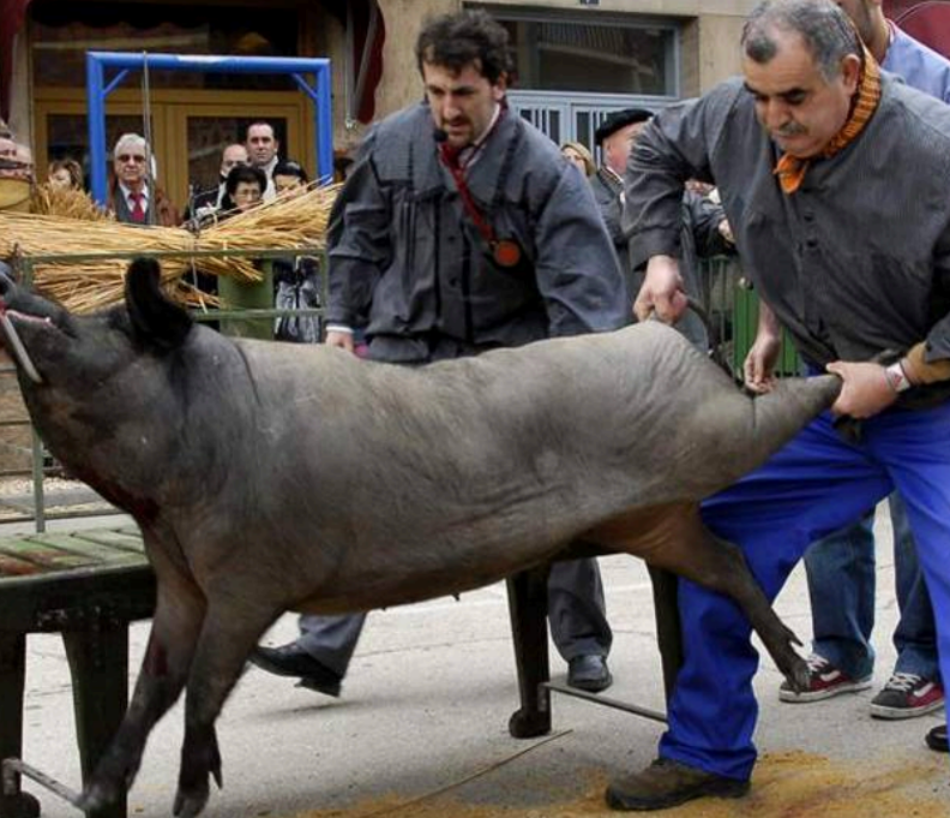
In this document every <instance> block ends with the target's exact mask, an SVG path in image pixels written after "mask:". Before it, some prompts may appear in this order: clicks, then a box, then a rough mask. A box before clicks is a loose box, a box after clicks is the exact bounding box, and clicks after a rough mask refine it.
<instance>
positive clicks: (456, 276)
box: [327, 104, 626, 362]
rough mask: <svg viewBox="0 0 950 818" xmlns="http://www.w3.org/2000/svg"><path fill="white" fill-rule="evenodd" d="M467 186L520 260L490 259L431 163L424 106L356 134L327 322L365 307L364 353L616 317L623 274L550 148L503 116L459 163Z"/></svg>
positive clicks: (521, 337)
mask: <svg viewBox="0 0 950 818" xmlns="http://www.w3.org/2000/svg"><path fill="white" fill-rule="evenodd" d="M466 177H467V184H468V187H469V190H470V191H471V194H472V196H473V198H474V199H475V202H476V204H477V206H478V208H479V210H480V211H481V212H482V213H483V214H484V216H485V218H486V219H487V220H488V221H489V222H490V223H491V225H492V227H493V229H494V232H495V235H496V236H497V237H498V238H505V239H515V240H516V241H517V242H518V244H519V245H520V246H521V250H522V254H523V263H522V264H521V265H520V266H518V267H516V268H514V269H506V268H504V267H500V266H499V265H497V264H495V263H494V262H493V260H492V259H491V257H490V253H489V249H488V247H487V246H486V243H485V241H484V240H483V238H482V236H481V235H480V234H479V232H478V230H477V228H476V226H475V224H474V222H473V220H472V218H471V217H470V216H469V215H468V213H467V212H466V210H465V209H464V207H463V206H462V203H461V200H460V197H459V194H458V190H457V188H456V185H455V181H454V180H453V179H452V176H451V174H450V173H449V171H448V170H447V168H445V167H444V166H443V164H442V162H441V161H440V159H439V156H438V153H437V145H436V142H435V139H434V135H433V124H432V117H431V113H430V111H429V109H428V106H426V105H424V104H423V105H417V106H414V107H412V108H409V109H406V110H404V111H401V112H399V113H397V114H395V115H393V116H391V117H389V118H388V119H386V120H385V121H383V122H382V123H380V124H379V125H378V126H377V127H376V128H375V129H374V130H373V131H372V132H371V133H370V134H369V135H368V136H367V138H366V140H365V141H364V144H363V145H362V146H361V149H360V152H359V155H358V157H357V160H356V162H355V163H354V167H353V171H352V174H351V175H350V177H349V179H348V180H347V182H346V184H345V186H344V188H343V190H342V191H341V194H340V196H339V198H338V200H337V202H336V204H335V206H334V210H333V213H332V214H331V219H330V229H329V239H328V247H329V258H330V267H329V277H330V303H329V309H328V315H327V318H328V322H330V323H335V322H339V323H349V324H352V323H354V322H358V321H359V319H360V317H361V316H365V317H368V325H367V327H366V333H367V336H368V337H369V338H370V340H371V343H370V349H371V354H373V350H374V348H375V349H376V350H377V351H379V350H382V354H381V355H378V354H373V357H382V358H384V359H385V360H392V361H406V362H410V361H422V360H427V359H430V358H431V357H432V350H433V346H434V345H436V344H440V343H443V342H446V341H448V342H450V343H455V344H457V345H459V347H460V348H461V349H463V350H464V351H466V352H477V351H480V350H482V349H488V348H491V347H495V346H516V345H520V344H523V343H527V342H530V341H535V340H539V339H541V338H544V337H547V336H548V335H553V336H556V335H572V334H576V333H581V332H589V331H592V330H609V329H615V328H617V327H619V326H621V325H622V324H623V323H624V320H625V318H626V305H625V303H624V299H623V281H622V278H621V273H620V270H619V267H618V263H617V260H616V256H615V255H614V251H613V247H612V245H611V242H610V238H609V236H608V235H607V231H606V229H605V228H604V226H603V223H602V222H601V219H600V215H599V213H598V211H597V206H596V204H595V203H594V199H593V194H592V193H591V191H590V187H589V185H588V184H587V181H586V180H585V179H584V178H583V177H582V176H581V174H579V173H577V171H576V169H575V168H573V167H572V166H571V165H570V164H569V163H568V162H567V161H566V160H565V159H564V158H563V157H562V156H561V155H560V152H559V151H558V149H557V146H556V145H554V143H553V142H551V141H550V140H548V139H547V137H545V136H544V135H543V134H541V133H540V132H539V131H537V130H536V129H535V128H533V127H532V126H530V125H529V124H528V123H526V122H525V121H524V120H522V119H521V118H520V117H518V116H515V115H514V114H510V113H506V114H505V115H503V116H502V117H501V118H500V119H499V120H498V123H497V124H496V126H495V128H494V130H493V131H492V133H491V134H490V135H489V136H488V138H487V140H486V142H485V146H484V148H483V149H482V150H481V151H480V152H479V154H478V157H477V159H476V161H474V162H473V163H472V164H470V165H469V166H467V168H466Z"/></svg>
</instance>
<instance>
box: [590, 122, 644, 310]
mask: <svg viewBox="0 0 950 818" xmlns="http://www.w3.org/2000/svg"><path fill="white" fill-rule="evenodd" d="M652 117H653V112H652V111H647V110H646V109H645V108H625V109H624V110H622V111H614V112H613V113H611V114H608V116H607V118H606V119H605V120H604V121H603V122H602V123H601V125H600V127H599V128H598V129H597V130H596V131H595V132H594V140H595V141H596V143H597V147H599V148H600V150H601V154H602V156H603V164H602V165H601V166H600V168H599V170H598V171H597V173H595V174H594V175H593V176H592V177H591V180H590V182H591V185H592V186H593V188H594V198H595V199H596V200H597V205H598V207H600V212H601V214H603V217H604V221H605V222H606V223H607V230H608V231H609V233H610V238H611V239H613V242H614V247H615V248H616V250H617V257H618V258H619V259H620V266H621V268H622V269H623V271H624V277H625V278H626V279H627V284H628V288H629V287H630V286H631V281H630V276H631V273H632V270H631V269H630V250H629V247H628V244H627V239H626V237H625V236H624V234H623V228H622V227H621V226H620V219H621V216H622V215H623V174H624V172H625V171H626V170H627V158H628V157H629V156H630V151H631V150H632V148H633V144H634V142H636V141H637V137H638V136H639V135H640V131H642V130H643V128H644V126H645V125H646V124H647V122H649V121H650V119H651V118H652ZM638 290H639V287H638V288H637V290H633V289H631V290H630V292H629V296H630V298H629V299H628V300H629V302H630V303H631V304H633V299H634V297H635V296H636V294H637V291H638Z"/></svg>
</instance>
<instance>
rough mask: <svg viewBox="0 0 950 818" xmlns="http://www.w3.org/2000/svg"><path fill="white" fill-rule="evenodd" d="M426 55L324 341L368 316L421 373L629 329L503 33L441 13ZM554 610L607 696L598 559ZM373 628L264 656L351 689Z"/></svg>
mask: <svg viewBox="0 0 950 818" xmlns="http://www.w3.org/2000/svg"><path fill="white" fill-rule="evenodd" d="M416 59H417V64H418V66H419V71H420V73H421V75H422V79H423V83H424V86H425V96H426V99H425V101H424V102H423V103H420V104H417V105H413V106H411V107H410V108H407V109H405V110H403V111H400V112H398V113H396V114H394V115H393V116H391V117H389V118H388V119H386V120H384V121H383V122H381V123H379V125H377V126H376V127H375V128H374V129H373V130H372V131H371V132H370V133H369V134H368V136H367V137H366V139H365V140H364V142H363V144H362V145H361V146H360V150H359V153H358V156H357V158H356V161H355V163H354V165H353V167H352V169H351V172H350V174H349V176H348V178H347V181H346V184H345V186H344V188H343V190H342V191H341V193H340V195H339V197H338V198H337V200H336V203H335V205H334V209H333V212H332V214H331V218H330V227H329V234H328V256H329V283H330V295H329V305H328V309H327V316H326V320H327V334H326V343H327V344H330V345H331V346H337V347H340V348H342V349H344V350H347V351H350V352H353V350H354V344H353V329H352V328H353V327H354V326H357V325H361V324H363V323H365V335H366V338H367V339H368V342H369V353H368V355H369V357H370V358H371V359H373V360H375V361H385V362H388V363H394V364H403V365H408V366H418V365H420V364H425V363H429V362H433V361H440V360H445V359H451V358H458V357H462V356H467V355H477V354H479V353H480V352H483V351H485V350H489V349H495V348H498V347H512V346H520V345H522V344H527V343H530V342H532V341H537V340H540V339H542V338H546V337H549V336H563V335H573V334H577V333H583V332H592V331H600V330H610V329H616V328H618V327H620V326H622V325H623V324H624V322H625V318H626V314H627V309H628V308H627V307H626V302H625V299H624V284H623V279H622V277H621V273H620V269H619V267H618V263H617V258H616V255H615V253H614V251H613V247H612V244H611V241H610V237H609V235H608V234H607V230H606V227H605V226H604V224H603V222H602V220H601V218H600V214H599V212H598V210H597V205H596V203H595V201H594V198H593V194H592V193H591V190H590V186H589V185H588V183H587V180H586V179H585V178H584V177H583V176H582V175H581V174H579V173H577V171H576V170H575V169H574V168H573V167H572V166H571V165H570V164H569V163H568V162H566V161H564V158H563V157H562V156H561V155H560V153H559V151H558V148H557V146H556V145H555V144H554V143H553V142H551V141H550V140H549V139H548V138H547V137H546V136H544V135H543V134H542V133H541V132H540V131H537V130H536V129H534V128H533V127H532V126H531V125H529V124H528V123H527V122H525V121H524V120H523V119H522V118H521V117H518V116H516V115H514V114H512V113H510V112H509V110H508V107H507V104H506V101H505V92H506V89H507V83H508V77H509V71H510V66H509V54H508V35H507V32H506V31H505V29H504V28H503V27H502V26H501V25H499V24H498V23H497V22H495V21H494V20H492V18H491V17H490V16H489V15H488V14H487V13H486V12H484V11H462V12H459V13H456V14H449V15H445V16H442V17H439V18H436V19H435V20H433V21H431V22H429V23H428V24H427V25H426V26H425V27H424V28H423V30H422V32H421V34H420V35H419V38H418V41H417V44H416ZM371 474H372V467H371V464H368V470H367V475H368V480H371ZM354 490H360V487H354ZM365 490H366V491H367V502H372V500H371V497H370V495H371V492H372V490H373V487H372V485H371V484H368V485H367V486H366V487H365ZM548 617H549V620H550V623H551V632H552V635H553V638H554V642H555V644H556V646H557V648H558V650H559V651H560V653H561V655H562V656H563V657H564V658H565V660H567V662H568V664H569V670H568V684H571V685H573V686H574V687H578V688H582V689H584V690H588V691H595V692H596V691H600V690H604V689H606V688H607V687H608V686H609V685H610V684H611V681H612V680H611V675H610V671H609V669H608V666H607V654H608V651H609V650H610V644H611V639H612V634H611V631H610V627H609V625H608V623H607V619H606V616H605V611H604V599H603V589H602V586H601V581H600V574H599V571H598V569H597V564H596V561H594V560H592V559H587V560H575V561H570V562H558V563H555V564H554V566H553V568H552V571H551V577H550V581H549V584H548ZM364 621H365V614H358V615H353V616H342V617H315V616H305V617H302V619H301V630H302V631H303V634H302V636H301V637H300V638H299V639H298V640H297V641H295V642H292V643H290V644H289V645H284V646H282V647H278V648H273V649H272V648H258V649H257V651H256V652H255V653H254V654H253V655H252V661H253V662H254V663H255V664H257V665H258V666H260V667H262V668H264V669H265V670H269V671H270V672H272V673H277V674H279V675H285V676H295V677H299V678H300V679H301V684H303V685H304V686H306V687H310V688H312V689H315V690H318V691H320V692H322V693H325V694H328V695H331V696H338V695H339V693H340V686H341V682H342V679H343V676H344V674H345V673H346V670H347V667H348V665H349V662H350V658H351V656H352V654H353V650H354V649H355V647H356V642H357V639H358V638H359V634H360V632H361V630H362V627H363V623H364Z"/></svg>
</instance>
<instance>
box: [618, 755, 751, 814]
mask: <svg viewBox="0 0 950 818" xmlns="http://www.w3.org/2000/svg"><path fill="white" fill-rule="evenodd" d="M748 791H749V782H748V781H740V780H738V779H736V778H724V777H723V776H719V775H714V774H713V773H707V772H705V771H704V770H700V769H697V768H695V767H688V766H687V765H685V764H680V763H679V762H678V761H673V760H671V759H668V758H658V759H657V760H656V761H654V762H653V763H652V764H651V765H650V766H649V767H647V768H646V769H645V770H643V771H642V772H639V773H634V774H633V775H628V776H627V777H626V778H621V779H619V780H617V781H614V782H613V783H612V784H611V785H610V786H609V787H608V788H607V805H608V806H609V807H610V808H611V809H620V810H640V811H646V810H654V809H666V808H667V807H675V806H676V805H677V804H685V803H686V802H687V801H692V800H693V799H694V798H703V797H704V796H707V795H712V796H716V797H718V798H741V797H742V796H743V795H745V794H746V793H747V792H748Z"/></svg>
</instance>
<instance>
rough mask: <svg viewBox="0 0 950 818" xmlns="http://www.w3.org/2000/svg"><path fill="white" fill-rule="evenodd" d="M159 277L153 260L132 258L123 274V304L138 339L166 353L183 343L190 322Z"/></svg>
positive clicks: (157, 267) (191, 322)
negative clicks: (169, 296)
mask: <svg viewBox="0 0 950 818" xmlns="http://www.w3.org/2000/svg"><path fill="white" fill-rule="evenodd" d="M161 278H162V268H161V266H160V265H159V263H158V262H157V261H156V260H155V259H152V258H137V259H134V260H133V261H132V263H131V264H130V265H129V269H128V272H126V274H125V304H126V308H127V309H128V311H129V317H130V318H131V319H132V328H133V330H134V331H135V335H136V338H138V340H139V342H140V343H142V344H143V345H144V346H146V347H152V348H154V349H157V350H160V351H164V352H170V351H171V350H173V349H177V348H178V347H180V346H181V345H182V344H183V343H184V342H185V338H187V337H188V333H189V332H191V329H192V326H193V324H194V322H193V321H192V320H191V316H189V315H188V313H187V312H185V311H184V310H183V309H182V308H181V307H179V306H178V305H177V304H175V303H173V302H172V301H171V300H170V299H169V298H168V297H167V296H166V295H165V293H163V292H162V288H161Z"/></svg>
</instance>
